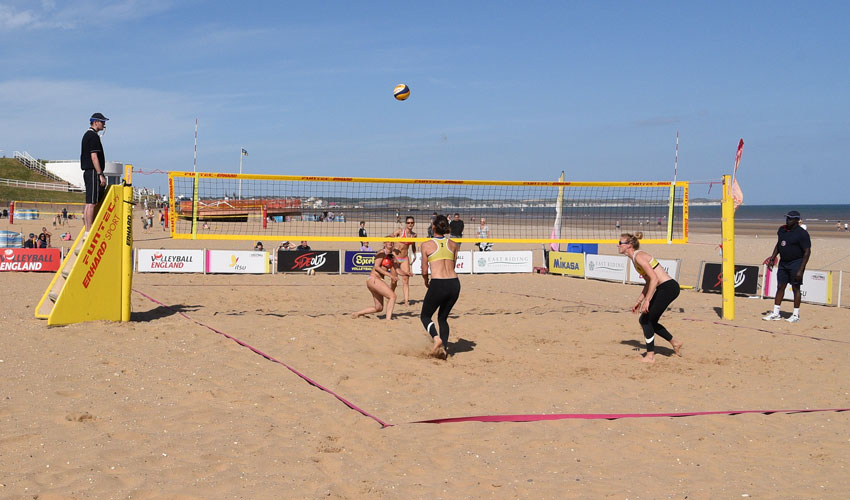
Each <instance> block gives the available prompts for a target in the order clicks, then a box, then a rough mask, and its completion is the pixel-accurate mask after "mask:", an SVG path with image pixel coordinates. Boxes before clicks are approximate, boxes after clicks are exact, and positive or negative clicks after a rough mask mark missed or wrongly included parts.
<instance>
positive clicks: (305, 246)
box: [296, 241, 312, 252]
mask: <svg viewBox="0 0 850 500" xmlns="http://www.w3.org/2000/svg"><path fill="white" fill-rule="evenodd" d="M296 250H300V251H302V252H306V251H307V250H312V249H311V248H310V245H308V244H307V242H306V241H301V244H300V245H298V247H297V248H296Z"/></svg>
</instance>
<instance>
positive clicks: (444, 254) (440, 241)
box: [428, 236, 455, 262]
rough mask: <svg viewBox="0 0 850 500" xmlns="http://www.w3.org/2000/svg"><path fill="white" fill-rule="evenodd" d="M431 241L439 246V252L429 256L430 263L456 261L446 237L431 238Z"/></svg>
mask: <svg viewBox="0 0 850 500" xmlns="http://www.w3.org/2000/svg"><path fill="white" fill-rule="evenodd" d="M431 241H433V242H434V243H436V244H437V251H436V252H434V253H432V254H431V255H429V256H428V262H434V261H437V260H455V254H454V252H452V251H451V249H450V248H449V245H448V241H449V239H448V238H446V237H445V236H443V237H442V238H431Z"/></svg>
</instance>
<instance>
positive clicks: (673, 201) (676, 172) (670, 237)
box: [667, 130, 679, 245]
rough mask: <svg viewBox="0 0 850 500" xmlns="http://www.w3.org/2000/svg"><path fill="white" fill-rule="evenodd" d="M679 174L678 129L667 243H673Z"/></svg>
mask: <svg viewBox="0 0 850 500" xmlns="http://www.w3.org/2000/svg"><path fill="white" fill-rule="evenodd" d="M678 175H679V131H678V130H677V131H676V156H675V158H674V160H673V184H671V185H670V202H669V207H668V208H667V244H668V245H671V244H672V243H673V216H674V215H675V213H676V211H675V210H674V205H675V204H676V177H678Z"/></svg>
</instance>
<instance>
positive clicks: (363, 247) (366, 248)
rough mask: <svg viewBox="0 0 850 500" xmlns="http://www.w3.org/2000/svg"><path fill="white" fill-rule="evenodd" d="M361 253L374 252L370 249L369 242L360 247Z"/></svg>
mask: <svg viewBox="0 0 850 500" xmlns="http://www.w3.org/2000/svg"><path fill="white" fill-rule="evenodd" d="M360 251H361V252H371V251H372V249H371V248H370V247H369V242H368V241H364V242H363V244H362V245H360Z"/></svg>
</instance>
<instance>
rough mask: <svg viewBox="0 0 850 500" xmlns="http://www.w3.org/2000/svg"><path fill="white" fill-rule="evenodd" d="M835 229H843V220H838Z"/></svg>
mask: <svg viewBox="0 0 850 500" xmlns="http://www.w3.org/2000/svg"><path fill="white" fill-rule="evenodd" d="M835 229H836V230H837V231H841V221H838V222H836V223H835Z"/></svg>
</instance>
